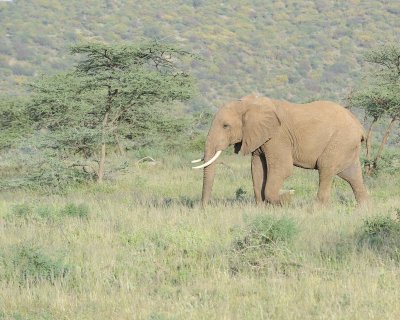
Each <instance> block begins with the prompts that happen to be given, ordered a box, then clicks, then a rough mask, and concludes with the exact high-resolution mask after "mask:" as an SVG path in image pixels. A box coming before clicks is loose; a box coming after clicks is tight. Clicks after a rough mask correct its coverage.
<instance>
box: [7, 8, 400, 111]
mask: <svg viewBox="0 0 400 320" xmlns="http://www.w3.org/2000/svg"><path fill="white" fill-rule="evenodd" d="M399 15H400V2H399V1H394V0H391V1H387V0H377V1H360V0H350V1H332V0H316V1H306V0H277V1H261V0H243V1H240V2H239V1H237V2H236V1H218V2H215V1H211V0H193V1H182V0H167V1H156V0H149V1H114V0H90V1H84V2H82V1H77V0H70V1H48V0H38V1H26V0H14V1H7V2H5V1H0V21H1V22H0V23H1V28H0V81H1V82H0V93H1V94H4V93H10V92H13V93H19V92H21V91H22V90H23V89H24V88H23V86H20V85H21V84H23V83H25V82H26V81H27V80H29V79H30V78H31V77H32V76H35V75H38V74H42V73H53V72H56V71H60V70H63V69H66V68H67V67H69V66H71V63H73V62H72V60H71V58H70V57H69V55H68V47H69V45H71V44H73V43H76V42H78V41H82V40H92V39H96V40H101V41H106V42H110V43H112V42H121V41H139V40H143V39H146V38H159V39H163V40H165V41H168V42H171V43H174V44H179V45H180V46H181V47H183V48H185V49H187V50H190V51H193V52H194V53H196V54H198V55H199V56H200V57H201V58H202V60H201V61H200V62H195V63H193V64H192V65H191V68H192V69H193V70H192V72H193V74H194V75H195V76H196V77H197V78H198V79H199V89H200V92H201V93H202V94H201V98H198V101H194V102H193V105H192V108H194V109H200V108H202V107H203V106H204V104H209V105H211V104H214V105H215V104H216V105H219V104H220V103H221V102H222V101H226V100H227V99H230V98H233V97H239V96H242V95H244V94H247V93H249V92H254V91H258V92H260V93H263V94H267V95H270V96H274V97H277V98H285V99H289V100H293V101H305V100H311V99H314V98H318V97H323V98H330V99H335V100H341V99H343V97H344V95H345V94H346V93H347V92H348V90H349V88H350V87H351V86H353V85H354V83H355V82H356V81H357V80H358V79H359V78H360V77H361V74H360V73H361V71H360V66H361V64H362V55H363V53H365V51H366V50H368V49H370V48H372V47H374V46H377V45H378V44H381V43H386V42H390V41H398V40H399V38H398V37H399V36H398V35H399V34H400V19H399ZM203 97H205V98H203ZM204 99H205V100H206V101H205V100H204Z"/></svg>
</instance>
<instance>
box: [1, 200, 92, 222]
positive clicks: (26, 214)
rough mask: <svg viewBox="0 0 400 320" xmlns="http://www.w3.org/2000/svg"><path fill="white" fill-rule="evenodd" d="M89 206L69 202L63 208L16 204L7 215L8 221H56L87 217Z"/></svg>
mask: <svg viewBox="0 0 400 320" xmlns="http://www.w3.org/2000/svg"><path fill="white" fill-rule="evenodd" d="M88 215H89V208H88V206H87V205H85V204H78V205H77V204H74V203H68V204H66V205H65V206H64V207H62V208H55V207H54V206H43V205H36V206H35V205H29V204H27V203H22V204H16V205H15V206H13V207H12V208H11V210H10V212H9V213H8V215H7V217H6V218H7V220H8V221H14V220H20V219H23V220H25V221H55V220H57V219H61V218H63V217H77V218H81V219H87V218H88Z"/></svg>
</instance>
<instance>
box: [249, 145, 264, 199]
mask: <svg viewBox="0 0 400 320" xmlns="http://www.w3.org/2000/svg"><path fill="white" fill-rule="evenodd" d="M251 174H252V177H253V189H254V196H255V198H256V203H257V204H260V203H262V202H263V201H264V200H265V185H266V182H267V161H266V159H265V155H264V153H263V152H261V151H260V150H256V151H254V152H253V153H252V154H251Z"/></svg>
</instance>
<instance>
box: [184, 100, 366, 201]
mask: <svg viewBox="0 0 400 320" xmlns="http://www.w3.org/2000/svg"><path fill="white" fill-rule="evenodd" d="M364 138H365V136H364V128H363V127H362V125H361V124H360V122H359V121H358V120H357V118H356V117H355V116H354V115H353V114H352V113H351V112H350V111H349V110H347V109H345V108H344V107H342V106H340V105H338V104H336V103H334V102H331V101H314V102H311V103H305V104H296V103H290V102H287V101H284V100H275V99H271V98H268V97H264V96H257V95H249V96H245V97H243V98H241V99H239V100H235V101H231V102H229V103H227V104H226V105H224V106H223V107H222V108H221V109H219V110H218V112H217V113H216V114H215V116H214V119H213V121H212V124H211V128H210V130H209V132H208V135H207V138H206V143H205V150H204V157H203V158H202V159H198V160H194V161H192V162H193V163H195V162H200V161H203V160H204V161H205V162H204V163H203V164H201V165H199V166H197V167H193V168H194V169H201V168H204V173H203V190H202V205H203V206H206V205H207V203H208V202H209V200H210V196H211V189H212V185H213V181H214V176H215V167H216V162H215V160H216V159H217V158H218V157H219V155H220V154H221V152H222V151H223V150H225V149H226V148H227V147H228V146H230V145H234V148H235V152H236V153H239V152H240V153H241V154H243V155H247V154H251V172H252V180H253V189H254V196H255V201H256V203H257V204H260V203H263V202H266V203H270V204H278V205H279V204H282V196H281V195H280V189H281V187H282V186H283V183H284V181H285V179H287V178H288V177H289V176H290V175H291V174H292V173H293V167H294V166H296V167H300V168H304V169H316V170H318V172H319V189H318V193H317V201H318V202H319V203H321V204H326V203H328V202H329V200H330V194H331V186H332V181H333V178H334V176H335V175H338V176H339V177H340V178H342V179H344V180H345V181H347V182H348V183H349V184H350V186H351V188H352V190H353V193H354V195H355V198H356V201H357V202H358V204H361V203H365V202H366V200H367V198H368V195H367V190H366V188H365V186H364V183H363V177H362V169H361V164H360V159H359V156H360V149H361V142H362V141H363V140H364Z"/></svg>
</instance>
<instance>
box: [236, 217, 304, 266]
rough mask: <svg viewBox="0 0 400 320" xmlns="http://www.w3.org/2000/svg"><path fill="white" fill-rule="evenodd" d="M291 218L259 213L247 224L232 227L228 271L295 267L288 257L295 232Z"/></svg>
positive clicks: (294, 225)
mask: <svg viewBox="0 0 400 320" xmlns="http://www.w3.org/2000/svg"><path fill="white" fill-rule="evenodd" d="M297 231H298V230H297V226H296V224H295V222H294V221H293V219H291V218H286V217H283V218H277V217H274V216H271V215H259V216H257V217H255V218H254V219H253V220H252V221H251V222H250V223H249V224H248V225H247V226H245V227H244V228H241V229H238V230H236V236H235V239H234V241H233V245H232V251H231V252H232V254H233V255H232V259H231V267H230V269H231V271H232V272H233V273H237V272H239V271H244V270H246V269H248V268H250V270H252V271H258V272H260V271H266V270H268V269H269V268H271V267H272V268H273V269H275V270H276V269H279V270H281V271H283V272H286V271H287V267H288V266H295V265H296V264H293V263H292V262H288V260H290V256H291V252H290V250H289V246H290V245H291V243H292V240H293V238H294V237H295V235H296V233H297Z"/></svg>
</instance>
